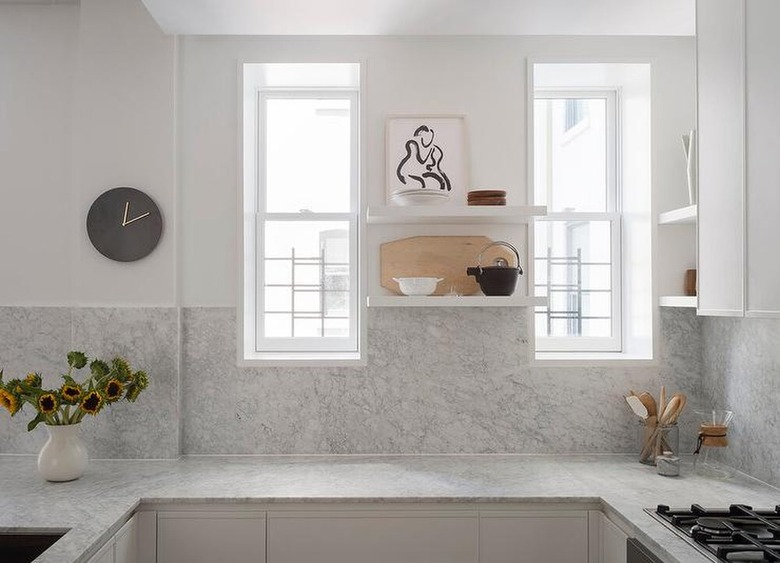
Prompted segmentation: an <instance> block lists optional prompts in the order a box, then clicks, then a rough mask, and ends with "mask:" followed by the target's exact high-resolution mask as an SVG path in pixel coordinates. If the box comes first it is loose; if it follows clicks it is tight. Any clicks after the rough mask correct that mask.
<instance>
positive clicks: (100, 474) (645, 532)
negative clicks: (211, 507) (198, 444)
mask: <svg viewBox="0 0 780 563" xmlns="http://www.w3.org/2000/svg"><path fill="white" fill-rule="evenodd" d="M0 483H2V486H1V488H2V493H0V532H8V531H11V530H21V529H24V530H31V529H32V530H39V529H42V528H68V529H70V532H68V533H67V534H66V535H65V536H64V537H63V538H62V539H61V540H60V541H58V542H57V543H56V544H54V546H52V547H51V548H50V549H49V550H48V551H47V552H46V553H45V554H44V555H42V556H41V557H40V558H39V559H38V561H40V562H41V563H44V562H45V563H54V562H56V563H68V562H73V563H77V562H82V561H86V560H88V559H89V557H90V556H91V555H92V554H94V553H95V552H96V551H97V549H98V548H99V547H100V546H101V545H102V544H103V543H104V542H105V541H106V540H107V539H109V538H110V537H111V536H112V535H113V534H114V533H115V532H116V531H117V530H118V529H119V527H120V526H121V524H122V523H123V522H124V520H125V519H126V518H127V517H129V515H130V514H132V512H133V511H134V510H135V508H136V507H137V506H138V505H139V504H140V503H175V502H214V503H216V502H222V503H279V502H284V503H291V502H343V501H349V502H383V503H389V502H397V503H402V502H441V503H447V502H539V503H550V502H561V503H588V504H594V503H596V504H599V503H601V504H602V505H603V506H604V507H605V508H606V509H607V510H609V509H611V511H610V516H611V517H613V518H615V517H616V518H619V519H620V520H621V521H622V523H623V524H624V527H627V528H628V529H629V530H630V531H631V533H632V534H633V535H634V536H636V537H638V538H639V539H640V540H641V541H642V542H643V543H644V544H645V545H647V546H648V547H649V548H651V549H652V550H653V551H654V552H655V553H656V554H657V555H658V556H660V557H661V558H662V559H663V560H665V561H668V562H670V563H705V562H708V561H709V560H708V559H707V558H705V557H704V556H702V555H700V554H699V553H698V552H697V551H696V550H695V549H694V548H693V547H691V546H689V545H688V544H687V543H685V542H684V541H683V540H682V539H680V538H678V537H677V536H676V535H675V534H674V533H673V532H671V531H670V530H669V529H667V528H666V527H665V526H663V525H662V524H660V523H659V522H657V521H656V520H655V519H654V518H653V517H651V516H649V515H648V514H647V513H645V512H644V510H643V509H644V508H649V507H655V506H656V505H657V504H659V503H660V504H668V505H671V506H674V507H686V506H688V505H690V504H692V503H694V502H697V503H699V504H702V505H704V506H718V507H722V506H727V505H728V504H731V503H745V504H751V505H753V506H755V507H774V506H775V505H776V504H780V489H776V488H774V487H770V486H768V485H766V484H763V483H760V482H758V481H755V480H752V479H750V478H747V477H744V476H735V477H733V478H731V479H728V480H723V481H717V480H710V479H706V478H703V477H700V476H698V475H693V474H692V472H691V471H690V467H683V475H682V476H681V477H676V478H666V477H661V476H658V475H656V473H655V472H654V468H652V467H647V466H644V465H641V464H639V463H638V462H637V461H636V460H635V459H634V457H630V456H618V455H614V456H613V455H593V456H583V455H571V456H546V455H431V456H414V455H410V456H239V457H185V458H182V459H180V460H170V461H141V460H139V461H125V460H106V461H92V462H91V463H90V466H89V468H88V469H87V472H86V474H85V475H84V476H83V477H82V478H81V479H79V480H77V481H73V482H70V483H47V482H45V481H43V480H42V478H41V477H40V476H39V475H38V473H37V471H36V467H35V457H32V456H0ZM612 511H614V512H612Z"/></svg>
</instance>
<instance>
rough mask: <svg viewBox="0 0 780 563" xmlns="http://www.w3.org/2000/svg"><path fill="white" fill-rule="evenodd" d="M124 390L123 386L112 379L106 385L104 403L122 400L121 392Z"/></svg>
mask: <svg viewBox="0 0 780 563" xmlns="http://www.w3.org/2000/svg"><path fill="white" fill-rule="evenodd" d="M124 390H125V386H124V385H122V382H121V381H119V380H118V379H112V380H111V381H109V382H108V384H107V385H106V402H107V403H113V402H114V401H118V400H119V399H121V398H122V392H123V391H124Z"/></svg>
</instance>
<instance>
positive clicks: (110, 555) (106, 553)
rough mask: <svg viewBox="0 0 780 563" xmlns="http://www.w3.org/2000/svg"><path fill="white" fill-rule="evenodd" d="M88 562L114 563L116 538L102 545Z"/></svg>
mask: <svg viewBox="0 0 780 563" xmlns="http://www.w3.org/2000/svg"><path fill="white" fill-rule="evenodd" d="M88 563H114V540H113V539H111V540H110V541H109V542H108V543H106V545H104V546H103V547H101V548H100V551H98V552H97V553H96V554H95V555H93V556H92V558H91V559H90V560H89V562H88Z"/></svg>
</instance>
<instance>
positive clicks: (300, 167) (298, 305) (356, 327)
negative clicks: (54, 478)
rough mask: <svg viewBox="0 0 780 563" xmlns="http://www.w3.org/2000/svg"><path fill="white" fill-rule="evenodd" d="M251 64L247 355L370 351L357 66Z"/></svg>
mask: <svg viewBox="0 0 780 563" xmlns="http://www.w3.org/2000/svg"><path fill="white" fill-rule="evenodd" d="M247 66H248V67H260V68H259V69H257V68H250V69H248V70H247V69H246V68H245V72H244V80H245V84H244V92H245V104H244V107H245V112H244V127H245V131H244V148H245V150H244V159H245V162H244V172H245V176H244V206H243V207H244V223H245V225H244V267H245V271H244V302H243V306H242V312H243V315H244V318H243V332H244V334H243V340H244V354H243V358H240V359H243V360H245V361H246V360H252V359H255V360H270V361H275V362H280V361H281V362H284V361H288V360H289V361H296V360H300V361H310V360H316V361H321V362H322V361H328V360H333V361H336V362H341V361H349V360H356V359H359V355H360V337H359V334H360V310H361V307H360V305H359V287H360V283H359V268H358V256H359V251H358V248H359V233H360V214H359V178H360V174H359V170H360V167H359V154H358V147H359V125H358V117H359V109H358V89H357V84H356V83H350V80H351V78H350V77H354V76H357V75H358V72H357V69H356V68H353V67H357V65H334V64H327V65H316V64H305V65H295V64H290V65H245V67H247ZM252 76H260V77H261V78H259V79H257V83H255V84H253V83H252V80H251V77H252ZM275 77H276V78H275ZM344 77H346V79H345V78H344ZM274 80H276V81H277V82H274ZM280 80H282V81H284V80H286V81H287V84H291V85H292V86H286V87H285V85H284V84H282V85H281V86H280V85H279V84H278V82H279V81H280ZM247 82H249V84H247ZM339 82H341V84H339ZM247 98H248V99H247ZM248 105H251V106H252V107H251V108H247V106H248ZM247 114H248V115H247ZM247 145H248V146H247ZM247 148H249V149H251V150H247Z"/></svg>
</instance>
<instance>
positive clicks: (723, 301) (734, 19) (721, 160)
mask: <svg viewBox="0 0 780 563" xmlns="http://www.w3.org/2000/svg"><path fill="white" fill-rule="evenodd" d="M744 45H745V38H744V0H698V1H697V2H696V68H697V98H698V100H697V101H698V105H697V120H698V140H699V147H698V148H699V151H698V158H699V162H698V178H699V201H698V218H697V219H698V221H697V225H698V241H699V242H698V272H697V277H698V309H699V314H701V315H712V316H742V314H743V311H744V290H743V279H744V254H743V243H744V238H743V235H742V233H743V232H744V209H745V206H744V188H745V162H744V161H745V143H744V138H745V134H744V133H745V104H744V102H745V100H744V91H745V88H744V76H745V69H744V60H745V53H744Z"/></svg>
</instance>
